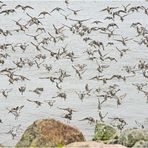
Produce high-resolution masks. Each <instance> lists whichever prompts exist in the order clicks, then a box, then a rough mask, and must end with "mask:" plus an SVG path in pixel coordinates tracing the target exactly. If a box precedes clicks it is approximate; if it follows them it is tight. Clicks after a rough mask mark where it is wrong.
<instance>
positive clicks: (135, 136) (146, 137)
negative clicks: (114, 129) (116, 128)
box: [118, 129, 148, 147]
mask: <svg viewBox="0 0 148 148" xmlns="http://www.w3.org/2000/svg"><path fill="white" fill-rule="evenodd" d="M141 140H143V141H148V134H147V132H146V130H142V129H126V130H124V131H123V132H122V133H121V135H120V137H119V140H118V142H119V143H120V144H122V145H125V146H127V147H132V146H134V144H135V143H136V142H138V141H141Z"/></svg>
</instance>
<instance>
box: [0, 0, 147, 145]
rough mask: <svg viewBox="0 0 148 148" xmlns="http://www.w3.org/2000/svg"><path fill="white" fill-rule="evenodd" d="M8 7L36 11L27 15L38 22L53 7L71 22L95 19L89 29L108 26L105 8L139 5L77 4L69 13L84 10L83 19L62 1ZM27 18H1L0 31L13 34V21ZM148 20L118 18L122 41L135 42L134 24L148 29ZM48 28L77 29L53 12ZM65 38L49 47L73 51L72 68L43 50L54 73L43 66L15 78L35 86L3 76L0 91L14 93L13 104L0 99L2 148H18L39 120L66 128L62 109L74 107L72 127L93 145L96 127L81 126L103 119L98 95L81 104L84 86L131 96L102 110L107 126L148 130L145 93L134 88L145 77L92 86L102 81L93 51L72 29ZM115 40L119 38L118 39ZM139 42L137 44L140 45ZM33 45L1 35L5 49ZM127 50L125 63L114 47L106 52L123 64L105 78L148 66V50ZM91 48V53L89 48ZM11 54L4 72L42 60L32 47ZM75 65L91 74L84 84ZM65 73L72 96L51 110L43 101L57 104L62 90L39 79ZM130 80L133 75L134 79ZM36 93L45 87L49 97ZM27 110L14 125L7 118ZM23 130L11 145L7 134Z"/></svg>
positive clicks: (10, 99)
mask: <svg viewBox="0 0 148 148" xmlns="http://www.w3.org/2000/svg"><path fill="white" fill-rule="evenodd" d="M5 3H6V4H7V6H6V8H8V9H9V8H14V7H15V6H16V5H17V4H22V5H30V6H32V7H33V8H34V10H29V11H28V13H29V14H30V15H31V16H37V15H38V14H39V13H40V12H41V11H43V10H45V11H48V12H50V11H51V10H52V9H53V8H54V7H61V8H63V9H64V10H65V12H63V13H64V14H70V16H69V17H70V18H74V19H88V18H89V19H90V20H89V21H87V22H84V24H85V25H87V26H93V24H92V22H93V21H94V20H100V21H104V18H105V17H106V16H107V13H106V12H100V10H101V9H103V8H105V7H106V6H107V5H110V6H120V7H121V6H122V5H127V4H129V3H131V5H132V6H137V5H138V4H139V2H138V1H137V2H129V1H126V2H121V1H120V2H117V1H114V2H105V1H98V2H97V1H91V2H90V1H89V2H87V1H77V2H76V1H72V2H70V4H69V7H70V8H73V9H82V11H80V12H79V13H78V16H74V15H73V13H72V12H70V11H69V10H67V9H66V5H65V3H64V2H63V1H49V2H47V1H5ZM140 5H144V6H145V7H147V6H148V3H147V2H144V1H140ZM20 18H22V23H23V22H24V23H25V22H26V21H27V20H28V19H29V17H28V16H27V15H26V14H25V13H24V12H23V11H21V10H17V13H14V14H11V15H9V16H4V15H2V14H0V28H2V29H4V30H5V29H8V30H13V29H16V25H15V23H14V22H13V21H12V20H19V19H20ZM147 18H148V17H147V15H145V14H144V13H133V14H131V15H128V16H127V17H125V20H124V21H123V22H121V21H120V20H119V19H118V18H117V19H115V23H117V25H118V26H119V29H117V31H116V33H117V34H120V35H122V36H127V37H129V38H134V39H135V36H136V31H135V30H134V29H133V28H130V25H131V24H132V23H133V22H138V21H139V22H140V23H141V24H142V25H143V26H144V27H147V25H148V21H147V20H148V19H147ZM41 21H42V23H43V24H44V27H45V28H46V30H48V31H49V32H51V33H52V34H54V30H53V26H52V24H55V26H59V27H60V26H62V24H66V25H71V24H74V22H72V21H69V20H68V21H66V20H65V19H64V17H63V16H61V15H60V14H59V13H57V12H54V13H52V15H51V16H47V17H45V19H43V20H41ZM109 22H111V21H104V22H103V24H99V25H98V26H100V27H101V26H106V25H107V24H108V23H109ZM35 30H36V26H35V25H33V26H31V27H30V28H29V30H27V33H28V34H35V33H34V32H35ZM64 34H65V35H66V36H67V38H66V39H65V40H64V41H63V42H59V43H57V44H54V43H51V42H50V44H49V45H48V46H47V48H50V49H51V50H52V51H55V50H56V51H57V50H58V48H61V46H62V47H63V46H64V45H66V44H68V46H67V49H68V50H69V51H73V52H74V53H75V55H76V56H78V58H76V59H75V61H74V62H73V63H72V62H71V61H70V60H68V59H59V60H58V61H57V60H55V59H53V58H51V57H50V55H49V52H48V51H45V50H42V51H41V53H42V54H46V55H47V58H46V60H45V62H44V64H45V63H47V64H51V65H52V66H53V70H52V71H51V72H47V71H46V70H45V68H44V67H43V66H41V68H40V69H38V68H37V67H36V66H33V67H31V68H29V67H28V66H25V67H23V68H22V69H21V68H18V69H17V70H16V72H15V73H16V74H22V75H24V76H26V77H27V78H29V79H30V81H23V82H21V81H18V82H15V83H14V84H9V82H8V78H7V77H6V76H4V75H0V90H1V89H6V88H12V89H13V90H12V92H10V93H9V95H8V98H7V99H5V98H4V97H3V96H2V95H1V94H0V109H1V110H0V119H2V121H3V123H0V143H1V144H3V145H8V146H14V145H15V144H16V142H17V141H18V139H19V138H20V136H21V134H22V132H23V131H24V129H25V128H26V127H27V126H28V125H30V124H31V123H32V122H33V121H34V120H36V119H40V118H55V119H58V120H60V121H64V122H65V123H67V120H65V119H64V118H61V116H63V115H64V113H66V111H62V110H60V109H58V107H61V108H62V107H63V108H66V107H71V108H73V109H75V110H76V112H74V113H73V119H72V120H71V121H70V124H71V125H74V126H76V127H78V128H79V129H80V130H81V131H82V132H83V134H84V135H85V137H86V139H91V138H92V135H93V131H94V125H93V124H92V125H90V124H88V122H87V121H79V120H81V119H83V118H85V117H93V118H95V119H99V118H98V111H97V102H98V100H97V97H96V95H95V93H92V94H91V96H89V97H88V96H87V97H85V98H84V100H83V101H81V100H80V99H79V98H78V96H77V94H76V93H75V91H83V90H84V89H85V85H86V84H87V83H88V84H89V87H90V88H93V90H95V89H96V88H98V87H100V88H104V90H106V88H107V87H108V86H109V85H113V84H117V85H119V88H120V89H121V91H120V95H122V94H124V93H127V96H126V97H125V98H124V99H123V100H122V104H121V105H120V106H117V103H116V101H115V100H113V99H111V100H108V101H107V102H106V103H104V104H103V105H102V113H103V114H105V113H107V112H108V115H107V117H106V118H105V121H107V122H109V121H110V119H108V117H121V118H124V119H125V121H126V122H127V123H128V125H127V127H131V126H137V125H136V124H135V120H136V121H139V122H140V123H142V124H143V125H144V126H145V127H148V115H147V113H148V104H147V103H146V97H145V96H144V94H142V93H138V91H137V90H136V87H135V86H133V85H132V83H147V82H148V80H147V79H146V78H144V77H143V76H142V74H141V73H140V72H137V73H136V76H134V77H130V78H128V79H127V81H126V82H123V81H122V80H121V81H120V80H117V79H113V80H111V81H108V82H107V84H103V83H102V81H95V80H89V79H90V78H92V77H93V76H95V75H98V72H97V70H96V68H97V65H96V62H95V61H90V60H87V58H88V56H87V54H86V53H84V51H85V50H86V49H87V48H88V47H89V46H88V44H86V43H85V42H84V41H83V38H82V37H80V36H79V35H74V34H72V33H71V32H70V31H69V30H68V28H66V27H65V30H64ZM45 36H48V34H42V35H40V37H39V39H41V38H42V37H45ZM88 36H89V37H90V38H93V39H96V40H99V41H102V42H103V43H104V45H105V44H106V43H107V42H108V41H113V42H114V43H115V46H117V47H119V48H120V47H121V48H122V44H120V43H119V42H116V41H114V40H113V38H108V37H107V35H105V34H104V35H103V34H100V33H99V31H96V32H92V33H91V34H89V35H88ZM114 38H116V37H114ZM135 40H136V39H135ZM30 41H32V42H35V41H34V40H33V38H31V37H28V36H26V35H25V34H24V32H20V33H17V32H13V35H12V36H8V37H3V36H2V35H0V44H3V43H13V45H14V44H16V43H23V42H26V43H28V44H30ZM127 47H129V49H130V50H129V51H128V52H127V54H126V55H125V56H123V58H120V55H119V53H118V52H117V51H115V49H114V46H113V47H110V46H108V47H105V51H104V53H108V52H109V55H112V56H114V57H116V58H117V60H118V62H115V61H112V62H110V61H106V64H108V65H110V67H109V68H107V69H105V70H104V71H103V73H102V74H101V75H104V76H106V77H110V76H112V75H113V74H123V75H129V74H127V73H126V72H125V71H123V70H122V69H123V66H125V65H129V66H134V65H135V64H138V61H139V60H145V61H146V62H148V49H147V48H146V46H144V45H141V46H139V45H138V44H137V43H136V42H134V41H133V40H131V41H128V43H127ZM89 48H90V47H89ZM6 52H7V53H8V54H10V56H11V57H8V58H7V59H6V61H5V64H3V65H0V70H2V69H4V68H7V67H15V65H14V64H13V62H12V61H18V60H19V58H20V57H22V58H30V59H33V58H34V57H35V56H36V55H38V54H40V52H38V51H36V50H35V48H34V47H33V46H32V45H30V46H29V47H27V50H26V51H25V52H24V53H23V52H22V50H20V49H18V50H16V52H15V53H14V52H13V51H12V50H11V48H10V49H7V50H6ZM1 53H5V51H2V50H1ZM76 64H86V65H87V67H86V68H87V70H86V72H85V73H84V74H83V78H82V80H79V78H78V76H77V75H76V73H75V70H74V69H73V68H72V65H76ZM59 68H61V69H64V70H65V71H66V72H67V73H68V74H70V75H71V76H70V77H68V78H65V79H64V82H63V83H62V84H61V85H62V88H63V89H62V90H63V91H64V92H65V93H66V94H67V99H66V100H63V99H62V98H56V99H55V100H56V102H55V104H54V106H53V107H51V108H50V107H49V106H48V105H47V103H45V102H44V100H49V99H52V97H53V96H56V95H57V92H58V89H57V88H56V87H55V84H53V83H52V82H51V81H50V80H48V79H44V80H43V79H39V77H47V76H51V75H55V73H54V72H55V71H58V69H59ZM130 75H131V74H130ZM24 85H25V86H26V92H25V93H24V95H21V94H20V93H19V91H18V88H19V87H20V86H24ZM36 87H43V88H44V92H43V93H42V94H41V96H38V95H36V94H35V93H32V92H30V91H29V90H33V89H35V88H36ZM145 88H146V89H147V90H148V88H147V86H146V87H145ZM27 99H30V100H38V101H41V102H43V104H42V105H41V107H37V106H36V105H35V104H33V103H31V102H28V101H27ZM21 105H24V108H23V109H22V110H21V115H20V116H19V117H18V119H17V120H15V118H14V116H13V115H12V114H10V113H9V114H8V110H7V108H12V107H16V106H21ZM19 124H21V128H20V130H19V131H18V135H17V136H16V137H15V138H14V139H12V136H11V134H7V132H8V131H9V130H10V129H12V127H13V126H18V125H19Z"/></svg>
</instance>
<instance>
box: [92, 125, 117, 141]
mask: <svg viewBox="0 0 148 148" xmlns="http://www.w3.org/2000/svg"><path fill="white" fill-rule="evenodd" d="M116 137H117V132H116V130H115V129H114V128H113V127H112V126H110V125H107V124H104V123H97V124H96V126H95V134H94V138H93V140H95V141H106V140H111V139H115V138H116Z"/></svg>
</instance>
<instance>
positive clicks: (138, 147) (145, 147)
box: [132, 140, 148, 148]
mask: <svg viewBox="0 0 148 148" xmlns="http://www.w3.org/2000/svg"><path fill="white" fill-rule="evenodd" d="M132 148H148V141H144V140H140V141H138V142H136V143H135V145H134V146H133V147H132Z"/></svg>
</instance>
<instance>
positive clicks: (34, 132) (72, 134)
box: [16, 119, 85, 147]
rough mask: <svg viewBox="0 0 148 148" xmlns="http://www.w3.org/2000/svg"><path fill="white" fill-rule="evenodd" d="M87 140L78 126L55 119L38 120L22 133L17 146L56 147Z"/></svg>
mask: <svg viewBox="0 0 148 148" xmlns="http://www.w3.org/2000/svg"><path fill="white" fill-rule="evenodd" d="M80 141H85V138H84V136H83V134H82V133H81V132H80V131H79V130H78V129H76V128H74V127H71V126H69V125H66V124H63V123H62V122H60V121H56V120H54V119H42V120H37V121H35V122H34V123H33V124H31V125H30V126H29V127H28V128H27V129H26V130H25V132H24V134H23V135H22V137H21V139H20V141H19V142H18V143H17V144H16V147H55V146H63V145H67V144H69V143H72V142H80Z"/></svg>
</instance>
